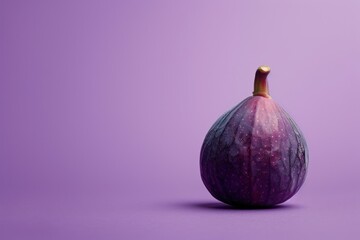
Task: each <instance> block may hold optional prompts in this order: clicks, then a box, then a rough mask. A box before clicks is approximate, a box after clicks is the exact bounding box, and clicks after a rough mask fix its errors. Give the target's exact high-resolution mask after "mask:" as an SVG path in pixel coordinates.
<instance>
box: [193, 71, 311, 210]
mask: <svg viewBox="0 0 360 240" xmlns="http://www.w3.org/2000/svg"><path fill="white" fill-rule="evenodd" d="M258 71H259V70H258ZM265 80H266V77H265ZM255 81H256V80H255ZM255 84H256V83H255ZM266 86H267V85H266ZM307 166H308V149H307V145H306V142H305V139H304V136H303V134H302V132H301V131H300V129H299V127H298V126H297V125H296V123H295V122H294V121H293V120H292V118H291V117H290V116H289V114H288V113H286V112H285V111H284V109H283V108H282V107H280V106H279V105H278V104H277V103H276V102H275V101H274V100H273V99H271V98H270V97H264V96H261V95H255V96H251V97H248V98H246V99H245V100H244V101H242V102H241V103H239V104H238V105H237V106H235V107H234V108H233V109H231V110H230V111H228V112H226V113H225V114H224V115H222V116H221V117H220V118H219V119H218V120H217V121H216V122H215V123H214V125H213V126H212V127H211V129H210V130H209V132H208V133H207V135H206V137H205V140H204V143H203V145H202V148H201V155H200V171H201V178H202V180H203V182H204V184H205V186H206V188H207V189H208V190H209V192H210V193H211V195H212V196H214V197H215V198H216V199H218V200H220V201H222V202H224V203H227V204H230V205H234V206H252V207H257V206H258V207H263V206H273V205H276V204H280V203H282V202H284V201H286V200H288V199H289V198H291V197H292V196H293V195H294V194H295V193H296V192H297V191H298V190H299V189H300V187H301V186H302V184H303V183H304V180H305V176H306V172H307Z"/></svg>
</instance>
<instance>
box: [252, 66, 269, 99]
mask: <svg viewBox="0 0 360 240" xmlns="http://www.w3.org/2000/svg"><path fill="white" fill-rule="evenodd" d="M269 73H270V67H269V66H260V67H259V68H258V69H257V71H256V74H255V81H254V92H253V95H254V96H262V97H266V98H271V96H270V95H269V87H268V83H267V79H266V78H267V76H268V74H269Z"/></svg>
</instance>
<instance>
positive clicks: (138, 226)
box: [0, 190, 360, 240]
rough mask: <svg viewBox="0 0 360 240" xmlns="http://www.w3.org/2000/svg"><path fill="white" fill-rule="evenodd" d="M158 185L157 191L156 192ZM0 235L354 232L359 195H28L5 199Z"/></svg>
mask: <svg viewBox="0 0 360 240" xmlns="http://www.w3.org/2000/svg"><path fill="white" fill-rule="evenodd" d="M159 193H160V192H159ZM0 210H1V217H0V224H1V231H0V237H1V239H7V240H15V239H28V240H30V239H34V240H35V239H36V240H39V239H249V238H251V239H340V238H343V239H357V237H356V236H358V234H360V230H359V219H358V217H359V214H360V207H359V195H358V194H354V193H349V192H348V193H346V191H344V192H343V193H342V194H339V195H334V194H324V193H322V194H310V193H309V192H308V191H306V190H303V191H300V192H299V194H298V195H297V196H295V197H294V198H293V199H291V200H289V201H288V202H286V203H284V204H282V205H279V206H277V207H274V208H269V209H234V208H232V207H229V206H227V205H225V204H222V203H220V202H217V201H216V200H214V199H212V198H211V197H210V196H207V194H206V193H205V192H204V193H203V194H198V196H194V195H193V197H187V196H184V195H183V196H182V197H181V196H179V195H177V194H176V193H173V194H172V195H170V194H169V195H164V194H159V195H156V194H153V195H152V196H147V197H146V198H143V199H141V197H140V196H137V197H136V196H135V195H133V196H128V197H127V198H126V197H124V196H120V195H117V196H116V195H105V194H99V195H91V194H89V195H86V194H83V195H81V196H80V195H78V196H74V195H72V194H69V195H62V196H59V195H56V194H54V195H49V194H48V195H38V196H35V195H32V196H27V197H25V196H24V197H23V198H16V199H12V200H11V199H10V198H8V199H7V200H6V201H5V199H3V201H2V202H1V206H0Z"/></svg>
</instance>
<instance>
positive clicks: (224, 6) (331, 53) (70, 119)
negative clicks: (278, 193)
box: [0, 0, 360, 240]
mask: <svg viewBox="0 0 360 240" xmlns="http://www.w3.org/2000/svg"><path fill="white" fill-rule="evenodd" d="M359 11H360V2H359V1H356V0H353V1H349V0H346V1H325V0H324V1H321V0H315V1H313V0H307V1H80V0H77V1H74V0H73V1H16V0H1V1H0V110H1V126H0V190H1V196H0V239H6V240H15V239H16V240H18V239H36V240H39V239H47V240H48V239H87V240H89V239H249V238H250V237H251V239H270V238H271V239H339V238H342V239H355V238H356V237H358V235H359V234H360V230H359V227H358V225H359V222H360V221H359V215H360V205H359V200H360V190H359V186H358V183H359V181H360V176H359V168H360V163H359V157H360V153H359V147H358V145H359V134H360V127H359V122H360V114H359V108H358V105H359V104H358V103H359V102H360V96H359V92H358V91H359V88H360V71H359V56H360V44H359V42H360V28H359V22H360V15H359ZM261 64H267V65H269V66H271V68H272V72H271V74H270V77H269V85H270V92H271V95H272V97H273V98H274V99H275V100H276V101H277V102H278V103H279V104H281V105H282V106H283V107H284V108H285V109H286V110H287V111H288V112H289V113H290V114H291V116H292V117H293V118H294V119H295V121H296V122H297V123H298V125H299V126H300V127H301V129H302V131H303V132H304V134H305V136H306V138H307V142H308V145H309V150H310V168H309V174H308V177H307V180H306V182H305V185H304V186H303V188H302V189H301V190H300V192H298V194H297V195H296V196H295V197H293V198H292V199H291V200H289V201H288V202H286V203H285V204H283V207H281V208H277V209H270V210H233V209H228V208H226V207H224V206H223V205H221V204H218V203H217V201H216V200H214V199H213V198H212V197H211V196H210V194H209V193H208V192H207V190H206V189H205V187H204V186H203V184H202V182H201V179H200V174H199V152H200V147H201V144H202V141H203V139H204V137H205V134H206V132H207V131H208V129H209V128H210V126H211V125H212V124H213V122H214V121H215V120H216V119H217V118H218V117H219V116H220V115H221V114H222V113H223V112H225V111H226V110H228V109H230V108H231V107H233V106H234V105H235V104H236V103H238V102H239V101H242V100H243V99H244V98H245V97H247V96H249V95H251V93H252V90H253V89H252V86H253V78H254V74H255V70H256V68H257V67H258V66H259V65H261Z"/></svg>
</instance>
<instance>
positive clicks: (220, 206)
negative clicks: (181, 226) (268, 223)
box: [175, 202, 301, 211]
mask: <svg viewBox="0 0 360 240" xmlns="http://www.w3.org/2000/svg"><path fill="white" fill-rule="evenodd" d="M175 206H177V207H180V208H184V209H193V210H196V209H197V210H201V209H203V210H204V209H212V210H233V211H234V210H235V211H236V210H251V211H256V210H257V211H260V210H285V209H298V208H301V207H300V206H297V205H291V204H281V205H275V206H267V207H252V206H231V205H227V204H225V203H221V202H183V203H177V204H176V205H175Z"/></svg>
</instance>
